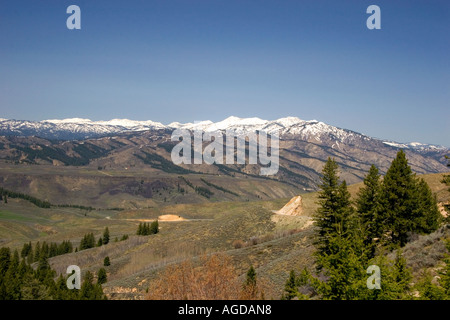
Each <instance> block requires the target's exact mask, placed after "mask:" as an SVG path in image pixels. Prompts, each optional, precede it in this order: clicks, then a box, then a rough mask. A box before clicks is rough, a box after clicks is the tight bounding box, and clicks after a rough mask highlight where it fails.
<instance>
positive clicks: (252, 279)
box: [244, 266, 256, 287]
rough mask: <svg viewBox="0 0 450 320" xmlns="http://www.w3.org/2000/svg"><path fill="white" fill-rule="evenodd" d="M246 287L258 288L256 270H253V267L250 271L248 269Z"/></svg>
mask: <svg viewBox="0 0 450 320" xmlns="http://www.w3.org/2000/svg"><path fill="white" fill-rule="evenodd" d="M244 285H245V286H254V287H256V271H255V268H253V266H250V269H248V271H247V275H246V278H245V282H244Z"/></svg>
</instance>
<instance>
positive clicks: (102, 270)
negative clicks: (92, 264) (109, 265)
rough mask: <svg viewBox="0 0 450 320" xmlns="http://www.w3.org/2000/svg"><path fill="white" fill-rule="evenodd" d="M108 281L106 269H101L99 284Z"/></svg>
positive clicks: (98, 278)
mask: <svg viewBox="0 0 450 320" xmlns="http://www.w3.org/2000/svg"><path fill="white" fill-rule="evenodd" d="M107 281H108V277H107V275H106V270H105V268H100V270H99V271H98V275H97V284H104V283H106V282H107Z"/></svg>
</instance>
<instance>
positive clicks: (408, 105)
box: [0, 0, 450, 146]
mask: <svg viewBox="0 0 450 320" xmlns="http://www.w3.org/2000/svg"><path fill="white" fill-rule="evenodd" d="M71 4H76V5H78V6H80V8H81V27H82V28H81V30H68V29H67V28H66V19H67V17H68V16H69V15H68V14H67V13H66V8H67V7H68V6H69V5H71ZM371 4H376V5H378V6H380V8H381V27H382V29H381V30H368V29H367V28H366V19H367V17H368V16H369V15H368V14H366V8H367V7H368V6H369V5H371ZM449 101H450V1H448V0H443V1H426V0H423V1H411V0H408V1H406V0H404V1H393V0H389V1H384V0H383V1H381V0H370V1H366V0H355V1H349V0H345V1H337V0H328V1H325V0H310V1H300V0H298V1H283V0H278V1H269V0H253V1H246V0H158V1H154V0H139V1H138V0H130V1H115V0H108V1H99V0H89V1H84V0H71V1H65V0H52V1H50V0H42V1H36V0H29V1H22V0H14V1H13V0H8V1H5V0H2V1H1V2H0V117H2V118H13V119H27V120H43V119H54V118H58V119H61V118H69V117H82V118H90V119H92V120H109V119H112V118H129V119H135V120H154V121H160V122H162V123H165V124H167V123H169V122H172V121H180V122H191V121H195V120H206V119H209V120H212V121H218V120H222V119H224V118H226V117H228V116H230V115H235V116H239V117H254V116H255V117H260V118H263V119H268V120H273V119H277V118H280V117H285V116H297V117H300V118H302V119H305V120H311V119H317V120H320V121H324V122H326V123H329V124H332V125H335V126H338V127H343V128H348V129H352V130H355V131H358V132H362V133H365V134H367V135H370V136H374V137H378V138H384V139H391V140H395V141H399V142H410V141H420V142H424V143H433V144H441V145H446V146H450V129H449V127H450V125H449V123H450V111H449V109H450V108H449V107H450V102H449Z"/></svg>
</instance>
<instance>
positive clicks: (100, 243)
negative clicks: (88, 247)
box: [97, 237, 103, 247]
mask: <svg viewBox="0 0 450 320" xmlns="http://www.w3.org/2000/svg"><path fill="white" fill-rule="evenodd" d="M102 245H103V238H102V237H100V238H98V241H97V247H101V246H102Z"/></svg>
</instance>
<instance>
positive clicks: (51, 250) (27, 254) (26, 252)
mask: <svg viewBox="0 0 450 320" xmlns="http://www.w3.org/2000/svg"><path fill="white" fill-rule="evenodd" d="M72 251H73V245H72V243H71V242H70V241H68V240H67V241H66V240H64V241H63V242H61V243H59V244H58V243H55V242H51V243H50V244H48V243H47V242H46V241H44V242H42V244H41V243H40V242H39V241H38V242H37V243H36V244H35V245H34V248H33V245H32V243H31V241H30V242H28V243H24V245H23V247H22V250H21V251H20V257H21V258H24V259H26V260H27V262H28V263H29V264H31V263H33V262H38V261H39V259H40V257H41V256H46V257H48V258H51V257H55V256H59V255H62V254H66V253H71V252H72Z"/></svg>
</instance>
